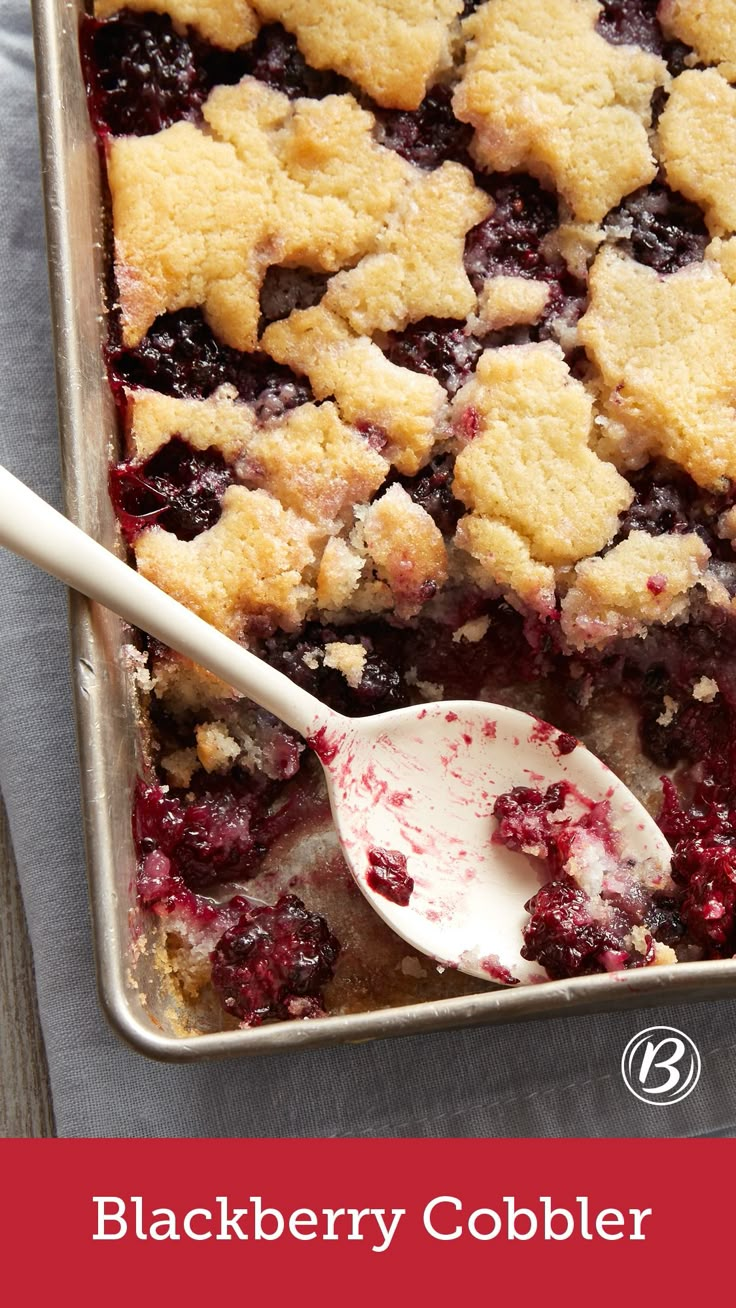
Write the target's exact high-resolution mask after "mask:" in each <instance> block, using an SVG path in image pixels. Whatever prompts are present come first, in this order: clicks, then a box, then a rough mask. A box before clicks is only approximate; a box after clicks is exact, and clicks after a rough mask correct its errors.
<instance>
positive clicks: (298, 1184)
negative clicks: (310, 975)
mask: <svg viewBox="0 0 736 1308" xmlns="http://www.w3.org/2000/svg"><path fill="white" fill-rule="evenodd" d="M728 1157H731V1159H732V1162H731V1164H729V1163H728V1161H727V1159H728ZM735 1162H736V1146H734V1143H733V1142H732V1141H729V1140H712V1141H708V1140H704V1141H681V1140H654V1141H642V1140H577V1141H568V1140H498V1141H489V1140H361V1141H345V1140H342V1141H334V1140H274V1141H270V1140H155V1141H147V1140H136V1141H133V1140H98V1141H93V1140H89V1141H87V1140H84V1141H31V1140H29V1141H5V1142H3V1143H2V1144H0V1165H2V1178H3V1184H2V1198H1V1200H0V1224H1V1225H0V1229H1V1230H2V1246H3V1262H2V1272H0V1275H1V1276H2V1282H3V1287H4V1291H5V1295H4V1298H5V1302H6V1303H9V1304H16V1303H23V1304H29V1305H31V1306H32V1308H34V1306H35V1305H36V1304H42V1303H44V1304H45V1303H58V1302H60V1301H61V1302H64V1303H66V1302H67V1301H68V1302H69V1303H72V1304H74V1305H77V1306H79V1308H86V1305H88V1304H89V1305H92V1304H94V1305H95V1308H99V1305H100V1304H103V1305H104V1308H117V1305H121V1306H122V1305H125V1308H136V1305H137V1304H138V1303H141V1304H153V1303H154V1302H156V1303H157V1304H159V1303H161V1302H164V1301H165V1302H172V1301H173V1302H179V1303H182V1304H183V1305H185V1308H189V1305H190V1304H193V1303H196V1302H197V1301H198V1300H199V1299H200V1297H201V1299H202V1302H203V1303H206V1304H208V1305H211V1304H213V1305H216V1308H231V1305H234V1304H235V1305H240V1304H243V1305H248V1308H256V1306H258V1308H285V1306H286V1305H289V1304H291V1303H292V1301H293V1303H294V1305H295V1308H312V1306H314V1308H329V1306H330V1305H332V1304H336V1303H342V1302H345V1303H346V1304H348V1305H349V1306H350V1308H361V1306H362V1305H370V1308H382V1305H385V1306H386V1308H395V1306H397V1305H404V1304H406V1305H407V1308H409V1306H410V1305H413V1304H414V1303H415V1301H416V1300H417V1299H418V1298H421V1299H423V1300H424V1301H425V1302H426V1303H427V1304H431V1305H435V1304H441V1305H443V1308H444V1306H445V1305H446V1304H449V1303H450V1302H452V1301H454V1300H456V1299H460V1298H463V1299H466V1298H467V1297H468V1295H470V1296H471V1297H472V1300H473V1302H474V1303H475V1302H478V1303H481V1304H483V1303H486V1302H488V1303H491V1302H493V1301H495V1300H497V1299H498V1297H499V1295H500V1294H504V1295H513V1296H514V1299H513V1301H514V1302H516V1303H519V1304H521V1305H526V1304H532V1303H533V1304H537V1303H538V1304H542V1305H544V1308H548V1305H556V1304H560V1305H562V1304H564V1305H565V1308H570V1305H571V1304H587V1303H591V1304H594V1305H595V1308H606V1305H609V1304H610V1305H611V1308H613V1305H615V1306H616V1308H620V1306H621V1304H622V1302H635V1303H636V1302H650V1301H652V1298H653V1297H654V1298H656V1299H662V1300H663V1301H666V1302H667V1303H668V1305H671V1304H674V1305H679V1304H685V1303H688V1304H689V1303H691V1302H692V1301H693V1298H692V1297H693V1295H696V1294H697V1295H698V1297H699V1299H700V1297H702V1294H703V1291H704V1288H705V1287H706V1286H707V1292H708V1301H709V1302H717V1296H718V1295H719V1293H723V1295H724V1296H725V1295H726V1294H728V1295H729V1296H730V1294H731V1293H732V1290H731V1284H732V1279H733V1274H732V1272H731V1271H730V1270H728V1271H727V1266H728V1264H729V1259H728V1258H727V1257H726V1256H725V1252H726V1251H727V1250H728V1249H729V1248H730V1247H731V1244H732V1236H731V1227H732V1224H733V1218H732V1212H731V1204H730V1202H729V1199H728V1197H727V1194H726V1186H725V1182H724V1178H725V1177H727V1176H729V1174H730V1171H731V1168H732V1166H733V1164H734V1163H735ZM378 1295H380V1296H381V1298H380V1299H377V1297H376V1296H378ZM175 1296H176V1298H175ZM182 1296H183V1297H182ZM724 1302H725V1299H724Z"/></svg>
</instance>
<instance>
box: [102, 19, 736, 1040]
mask: <svg viewBox="0 0 736 1308" xmlns="http://www.w3.org/2000/svg"><path fill="white" fill-rule="evenodd" d="M82 53H83V62H84V67H85V75H86V78H87V83H88V89H89V102H90V112H91V117H92V121H93V124H94V127H95V130H96V132H97V135H98V138H99V143H100V150H101V154H102V156H103V157H104V162H105V166H106V175H107V182H108V186H109V196H110V209H111V225H110V227H111V237H112V243H113V260H112V263H113V274H114V293H113V295H112V296H111V302H110V331H109V344H108V353H107V360H108V367H109V373H110V380H111V385H112V388H113V391H114V394H115V397H116V401H117V404H118V406H119V410H120V414H121V418H122V423H123V427H124V432H125V451H124V457H123V458H121V460H120V462H118V463H117V464H116V465H115V466H114V467H113V468H112V470H111V474H110V491H111V495H112V499H113V503H114V505H115V509H116V512H117V514H118V517H119V520H120V525H121V528H122V531H123V534H124V536H125V539H126V541H127V543H128V545H129V546H130V549H131V551H132V554H133V555H134V557H135V563H136V565H137V567H138V568H139V569H140V571H141V572H142V573H143V574H144V575H145V576H147V577H149V578H151V579H152V580H153V581H155V582H156V583H157V584H158V585H159V586H161V587H163V588H164V589H165V590H167V591H169V592H170V593H171V594H172V595H174V596H175V597H176V598H177V599H179V600H180V601H182V602H183V603H185V604H187V605H188V606H189V607H191V608H192V609H194V610H195V611H196V612H197V613H198V614H200V615H201V616H202V617H203V618H205V619H206V620H207V621H209V622H211V623H213V624H214V625H215V626H216V627H218V628H219V629H220V630H222V631H224V632H226V633H227V634H228V635H229V636H231V637H233V638H234V639H236V640H239V641H243V642H245V643H247V644H248V645H249V646H251V647H252V648H253V649H255V650H256V651H257V652H258V653H259V654H260V655H261V656H262V657H264V658H266V659H268V660H269V661H270V662H271V663H272V664H273V665H274V666H276V667H278V668H279V669H281V670H282V671H283V672H285V673H286V674H287V675H288V676H290V677H292V678H293V679H294V680H295V681H297V682H298V683H299V684H300V685H302V686H305V687H308V688H309V689H310V690H312V691H313V692H314V693H315V694H316V695H318V696H320V697H321V698H322V699H324V700H325V701H327V702H329V703H330V704H332V705H334V706H335V707H336V708H338V709H340V710H342V711H344V712H346V713H351V714H365V713H374V712H380V711H382V710H384V709H388V708H394V707H397V706H400V705H402V704H406V703H409V702H412V701H416V700H418V699H422V698H424V699H432V698H438V697H443V696H447V697H450V696H457V697H470V698H473V697H482V698H486V699H489V700H496V701H501V702H506V703H511V704H513V705H515V706H519V707H523V708H526V709H527V710H529V711H532V712H536V713H537V714H538V715H539V716H540V717H543V718H545V719H547V720H549V721H551V722H553V723H554V724H555V726H556V728H558V730H559V731H560V733H561V734H560V736H559V748H560V749H561V750H568V751H569V750H571V749H574V748H576V741H577V739H578V738H582V739H583V740H584V741H586V742H587V743H588V744H589V745H590V746H591V748H594V749H595V750H596V752H598V753H599V754H601V755H602V756H603V757H605V758H607V759H608V760H609V761H610V762H611V764H612V766H614V767H615V768H616V770H617V771H619V772H620V773H621V775H622V776H623V777H624V779H625V780H626V781H627V783H628V784H629V785H630V786H632V787H633V788H634V789H635V790H636V792H637V793H638V794H639V795H640V797H641V798H642V799H643V800H644V802H646V803H648V804H649V806H650V807H652V808H653V809H654V810H655V811H657V812H659V813H660V822H661V824H662V828H663V830H664V832H665V833H666V835H667V837H668V838H669V840H670V842H671V844H672V847H673V850H674V858H673V862H672V869H671V877H669V879H668V880H667V882H666V883H665V884H660V885H657V886H654V885H652V884H649V883H648V882H647V879H646V874H645V873H643V872H642V873H641V874H637V873H636V870H635V869H634V870H631V869H629V871H628V873H627V875H626V876H624V877H622V876H621V875H617V874H615V872H612V873H611V874H610V875H609V874H605V875H603V876H602V878H599V879H598V882H597V883H596V886H595V887H594V888H593V887H592V886H591V885H590V884H589V883H588V882H587V881H586V879H585V877H584V876H582V874H581V872H580V868H581V866H582V865H583V864H584V862H585V860H584V859H581V858H580V857H578V854H579V851H580V849H581V848H582V847H583V846H584V845H585V843H586V842H588V843H589V842H591V841H594V842H598V847H599V848H601V849H603V850H604V851H607V852H608V854H609V855H610V856H611V866H612V867H614V868H615V867H618V868H619V872H620V868H621V867H622V866H626V851H625V850H623V851H622V850H619V849H617V848H616V845H615V833H613V834H612V833H611V832H610V830H608V829H607V828H606V823H605V815H604V814H602V813H601V812H600V811H595V810H591V811H590V812H588V813H586V814H585V815H584V816H583V818H582V819H576V820H573V819H572V818H571V816H570V810H569V807H568V798H569V797H568V795H567V794H566V792H565V789H564V787H553V788H552V790H550V791H547V792H545V793H541V792H539V791H536V790H535V789H534V788H533V786H530V787H521V786H520V787H518V788H517V789H516V790H514V791H512V792H510V793H509V794H508V795H505V796H502V797H500V798H499V800H498V801H497V803H496V810H495V824H496V836H495V838H496V839H498V840H502V841H504V842H505V843H507V844H509V845H510V847H511V848H513V849H516V850H518V851H519V856H520V857H522V856H527V857H529V856H531V857H534V858H536V859H537V860H538V863H539V869H540V888H539V891H538V893H537V894H535V895H534V897H533V899H532V900H531V901H530V902H529V904H528V906H527V907H528V914H529V919H528V926H527V929H526V932H525V939H524V941H523V942H522V941H520V949H523V951H524V955H525V957H527V958H533V959H536V960H538V961H539V962H540V963H541V964H542V965H543V966H544V967H545V968H546V970H547V972H548V974H549V976H550V977H553V978H559V977H569V976H573V975H577V974H580V973H589V972H596V971H604V970H610V969H625V968H630V967H640V966H645V965H650V964H657V963H662V962H675V961H677V960H678V959H684V958H687V959H690V958H720V957H730V956H732V955H733V954H734V953H735V952H736V746H735V745H734V732H733V729H732V728H733V715H734V712H735V711H736V678H735V677H734V671H733V669H734V667H736V662H735V661H734V653H735V652H736V553H735V552H734V550H735V548H736V546H735V542H736V415H735V410H734V394H735V391H736V85H734V83H736V11H735V10H734V6H733V5H732V4H731V3H728V0H713V2H712V3H709V4H708V5H703V4H702V3H700V2H699V0H660V3H659V4H657V3H656V0H616V3H613V2H611V3H608V2H604V3H599V2H598V0H485V2H483V0H470V2H469V3H463V0H413V2H412V3H411V4H408V3H405V0H323V3H321V4H319V5H315V4H314V3H313V2H312V0H219V3H213V2H212V0H128V3H127V5H125V6H123V5H122V4H120V3H118V0H96V3H95V13H94V16H93V17H89V18H88V19H87V20H86V21H85V24H84V26H83V32H82ZM129 653H130V662H131V665H132V667H133V670H134V673H135V677H136V680H137V684H138V688H139V691H140V693H141V695H142V697H143V699H144V703H145V709H146V720H147V724H148V729H147V736H146V740H147V751H146V766H145V769H144V773H145V774H144V775H143V776H142V777H141V780H140V784H139V788H138V793H137V798H136V808H135V818H134V827H135V836H136V843H137V848H138V854H139V896H140V899H141V901H142V903H143V904H145V905H146V906H147V907H148V909H150V911H151V912H152V913H154V914H156V915H157V916H158V918H159V920H160V923H161V932H162V941H163V945H162V959H163V960H164V964H165V967H166V969H167V971H168V975H169V978H170V980H171V983H172V985H173V986H175V987H177V988H178V992H179V993H180V995H181V996H183V997H184V999H185V1000H186V1001H187V1003H191V1005H192V1006H193V1011H197V1012H198V1011H200V1010H201V1011H204V1009H206V1008H207V1005H208V1004H209V1005H210V1008H209V1010H208V1011H209V1012H210V1013H212V1012H213V1011H216V998H217V997H219V1000H220V1003H221V1011H220V1016H219V1019H215V1018H213V1017H210V1018H209V1019H208V1020H210V1021H211V1022H215V1024H217V1022H218V1021H219V1024H223V1023H225V1024H227V1023H228V1022H230V1023H232V1022H241V1023H258V1022H263V1021H266V1020H273V1019H287V1018H288V1019H294V1018H301V1019H304V1018H313V1017H315V1016H318V1015H320V1014H321V1013H324V1012H326V1011H329V1012H340V1011H347V1010H355V1009H357V1008H360V1007H375V1006H380V1005H381V1004H384V1005H385V1004H390V1003H396V1002H401V1001H402V1000H403V999H404V998H405V997H406V996H407V995H411V996H412V997H414V998H436V997H439V996H442V995H449V994H457V993H467V992H469V991H470V990H476V989H477V988H478V982H477V981H473V980H471V979H470V978H464V977H462V976H460V975H459V974H449V973H445V974H444V975H443V974H441V970H438V969H437V967H436V966H435V965H434V964H433V963H432V962H431V961H430V960H428V959H426V958H425V959H423V958H421V957H418V956H417V955H415V954H413V953H411V951H407V947H406V946H405V945H404V944H403V943H402V942H400V941H398V940H397V939H396V938H395V937H393V936H392V935H391V933H390V932H389V931H388V930H387V928H385V927H384V925H383V924H382V923H381V922H380V921H379V920H378V919H377V918H376V917H375V916H374V915H372V914H371V913H370V910H369V909H367V908H366V906H365V905H364V904H363V901H362V900H361V898H360V896H359V894H358V892H357V891H356V890H355V888H354V886H353V884H352V882H351V881H350V879H349V877H348V876H347V874H346V871H345V867H344V865H343V863H342V861H341V858H340V855H339V850H338V848H337V845H336V842H335V839H334V836H333V835H332V834H331V830H330V826H329V819H328V816H327V808H326V802H325V794H324V789H323V787H322V782H321V776H320V772H319V768H318V766H317V765H316V762H315V759H314V757H313V756H312V755H311V753H310V751H309V750H308V749H307V748H306V746H305V742H304V741H303V740H301V739H300V738H298V737H297V736H296V735H295V734H294V733H293V732H291V731H290V730H288V729H287V728H286V727H284V726H283V725H282V724H281V723H279V722H278V721H276V720H275V719H273V718H272V717H270V716H269V715H268V714H267V713H265V712H263V711H261V710H260V709H258V708H256V707H255V706H254V705H253V704H251V703H249V702H248V701H247V700H245V699H244V698H243V697H242V696H239V695H237V694H236V693H235V692H233V691H232V689H231V688H230V687H228V686H226V685H224V684H222V683H221V682H219V681H218V680H217V679H216V678H215V677H214V676H212V675H210V674H208V673H206V672H204V671H202V669H200V668H198V667H196V666H194V665H192V664H191V663H189V662H187V661H186V660H185V659H183V658H181V657H179V656H178V655H176V654H175V653H173V652H172V651H171V650H169V649H166V648H163V647H162V646H161V645H159V644H157V643H155V642H153V641H147V640H145V639H144V638H141V640H140V642H139V644H138V645H136V646H135V647H133V646H131V648H130V651H129ZM662 787H664V789H662ZM493 821H494V819H493V818H492V817H491V815H490V814H489V831H490V830H491V824H492V822H493ZM606 842H608V843H606ZM611 842H613V843H611ZM576 851H577V853H576ZM388 852H389V854H390V852H391V851H388ZM384 853H385V851H384ZM372 875H374V876H375V877H376V878H378V879H379V880H381V883H382V885H383V886H384V887H385V888H384V891H383V893H386V894H389V895H393V896H394V897H396V896H399V900H398V901H397V902H404V900H405V899H406V898H408V894H409V893H410V887H409V888H408V889H407V873H406V868H405V867H403V868H402V867H400V866H396V865H395V860H394V863H392V862H391V859H390V858H389V859H388V860H387V859H386V858H384V859H383V861H381V859H378V860H377V862H376V866H375V867H374V868H373V870H372ZM408 880H410V878H408ZM402 896H403V897H404V898H403V900H402V898H401V897H402ZM198 1005H199V1006H200V1008H199V1009H198V1008H197V1006H198Z"/></svg>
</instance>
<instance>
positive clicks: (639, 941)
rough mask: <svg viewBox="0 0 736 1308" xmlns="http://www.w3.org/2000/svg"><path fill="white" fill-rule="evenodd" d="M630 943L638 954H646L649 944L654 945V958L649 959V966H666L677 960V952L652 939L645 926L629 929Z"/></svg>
mask: <svg viewBox="0 0 736 1308" xmlns="http://www.w3.org/2000/svg"><path fill="white" fill-rule="evenodd" d="M631 943H632V946H633V948H634V949H635V950H636V952H637V953H638V954H644V955H647V954H648V953H649V949H650V946H651V945H653V946H654V958H653V959H652V960H651V964H650V966H651V967H666V966H668V964H671V963H676V962H677V961H678V959H677V954H676V953H675V951H674V949H671V948H670V946H669V945H663V944H661V943H660V941H659V940H652V937H651V935H650V933H649V931H648V930H647V928H646V927H645V926H635V927H633V928H632V931H631Z"/></svg>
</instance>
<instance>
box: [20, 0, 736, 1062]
mask: <svg viewBox="0 0 736 1308" xmlns="http://www.w3.org/2000/svg"><path fill="white" fill-rule="evenodd" d="M32 7H33V15H34V29H35V45H36V59H37V77H38V96H39V114H40V123H41V149H42V162H43V174H44V188H45V203H46V219H47V232H48V254H49V268H50V280H51V304H52V314H53V320H54V331H55V340H56V361H57V386H58V398H59V419H60V430H61V446H62V461H63V475H64V485H65V496H66V508H67V512H68V513H69V515H70V516H71V517H72V518H73V519H74V520H75V521H76V522H77V523H79V525H80V526H81V527H83V528H84V530H85V531H87V532H90V533H91V534H92V535H93V536H95V537H97V538H98V539H99V540H101V541H102V542H103V543H104V544H105V545H107V546H108V547H110V548H112V549H117V548H118V544H117V534H116V529H115V523H114V519H113V514H112V511H111V508H110V505H109V502H108V497H107V494H106V485H107V467H108V461H109V457H110V451H111V449H112V447H113V442H114V441H115V439H116V415H115V410H114V406H113V403H112V399H111V396H110V393H109V390H108V386H107V381H106V378H105V374H104V370H103V365H102V344H103V340H104V336H105V314H104V297H103V286H104V280H105V256H104V242H103V235H104V218H103V190H102V180H101V176H100V168H99V161H98V156H97V149H96V145H95V142H94V139H93V136H92V132H91V129H90V126H89V122H88V118H87V110H86V103H85V94H84V86H83V80H82V75H81V71H80V65H79V53H78V38H77V31H78V23H79V18H80V15H81V13H82V12H83V10H84V5H83V2H82V0H32ZM70 617H71V636H72V660H73V674H74V685H75V692H76V712H77V723H78V736H79V748H80V757H81V773H82V794H83V803H84V823H85V831H86V841H87V851H88V867H89V886H90V896H91V902H92V912H93V923H94V934H95V951H96V957H97V974H98V982H99V991H100V997H101V1002H102V1005H103V1007H104V1010H105V1012H106V1014H107V1016H108V1018H109V1020H110V1022H111V1023H112V1025H113V1027H114V1028H115V1029H116V1030H117V1031H118V1033H119V1034H120V1035H121V1036H122V1037H123V1038H124V1039H125V1040H127V1041H128V1042H129V1043H130V1044H131V1045H132V1046H134V1048H136V1049H137V1050H139V1051H140V1052H142V1053H145V1054H148V1055H149V1056H151V1057H155V1058H161V1059H167V1060H187V1059H200V1058H207V1057H212V1056H224V1055H242V1054H255V1053H267V1052H274V1051H276V1050H281V1049H296V1048H304V1047H306V1046H313V1045H327V1044H336V1043H340V1042H346V1041H362V1040H366V1039H370V1038H377V1037H387V1036H395V1035H409V1034H415V1033H417V1032H420V1031H431V1030H439V1029H441V1028H445V1027H458V1026H469V1025H472V1024H480V1023H491V1022H510V1021H521V1020H522V1019H529V1018H539V1017H542V1016H547V1017H553V1016H555V1015H560V1014H562V1013H565V1014H569V1013H586V1012H591V1011H601V1010H606V1009H620V1008H624V1007H636V1006H640V1007H646V1006H650V1005H654V1004H658V1003H662V1002H664V1001H665V1000H668V1001H669V1000H686V999H687V1000H705V999H716V998H719V997H727V996H729V995H731V994H733V993H734V992H736V961H734V960H728V961H720V962H707V963H686V964H679V965H678V966H676V967H666V968H663V967H658V968H651V969H643V970H639V971H631V972H620V973H613V974H610V975H600V976H591V977H582V978H577V979H575V980H571V981H565V982H550V983H548V984H545V985H539V986H532V987H528V988H518V989H513V990H495V991H490V992H489V991H486V992H484V993H483V994H475V995H469V996H463V997H461V998H451V999H444V1000H441V1001H438V1002H425V1003H418V1004H409V1005H404V1006H402V1007H398V1008H390V1009H386V1008H383V1009H380V1010H376V1011H372V1012H361V1013H355V1014H348V1015H341V1016H332V1017H327V1018H324V1019H321V1020H320V1021H313V1022H291V1023H282V1024H275V1025H272V1026H265V1027H260V1028H256V1029H254V1030H244V1031H241V1030H229V1031H219V1032H209V1033H205V1034H201V1035H187V1036H185V1037H182V1036H181V1035H179V1034H177V1031H176V1029H175V1027H174V1025H173V1024H172V1022H171V1019H170V1016H169V1014H168V1010H167V1007H166V1005H165V1003H164V1001H163V997H162V994H161V988H160V983H159V981H158V979H157V975H156V972H155V969H154V967H153V966H152V964H151V963H150V960H147V956H146V953H145V940H146V933H147V932H148V931H149V930H150V923H149V922H148V921H147V915H145V914H140V913H139V910H138V908H137V905H136V902H135V892H134V863H135V859H134V850H133V844H132V838H131V830H130V811H131V794H132V784H133V778H134V776H135V771H136V751H137V748H138V743H137V742H138V738H139V733H138V731H137V729H136V723H135V714H134V708H133V701H132V697H131V694H130V688H129V685H128V682H127V679H126V673H125V667H124V659H123V656H122V649H123V645H124V643H125V640H126V632H125V629H124V627H123V624H122V623H121V622H120V621H119V620H118V619H117V618H115V617H113V615H112V614H110V613H108V612H106V611H105V610H102V609H100V608H99V607H97V606H95V605H93V604H90V603H88V602H87V601H86V600H84V599H81V598H80V597H79V596H72V597H71V608H70ZM141 945H143V948H141ZM134 960H135V962H134Z"/></svg>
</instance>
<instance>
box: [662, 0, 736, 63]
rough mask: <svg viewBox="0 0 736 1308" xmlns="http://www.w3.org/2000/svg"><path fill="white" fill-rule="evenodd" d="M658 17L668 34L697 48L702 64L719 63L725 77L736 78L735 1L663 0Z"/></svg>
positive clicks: (696, 51)
mask: <svg viewBox="0 0 736 1308" xmlns="http://www.w3.org/2000/svg"><path fill="white" fill-rule="evenodd" d="M657 17H658V18H659V21H660V23H661V24H662V27H663V28H664V31H665V34H666V35H667V36H670V37H676V38H677V39H678V40H680V41H684V42H685V44H686V45H691V46H692V47H693V49H694V50H695V53H696V56H697V58H698V60H699V62H700V63H703V64H718V66H719V72H721V73H723V76H724V77H728V78H730V79H733V78H735V77H736V9H734V5H733V0H660V4H659V8H658V10H657Z"/></svg>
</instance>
